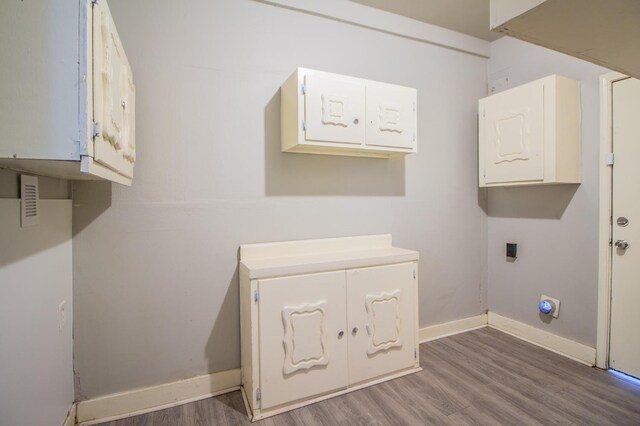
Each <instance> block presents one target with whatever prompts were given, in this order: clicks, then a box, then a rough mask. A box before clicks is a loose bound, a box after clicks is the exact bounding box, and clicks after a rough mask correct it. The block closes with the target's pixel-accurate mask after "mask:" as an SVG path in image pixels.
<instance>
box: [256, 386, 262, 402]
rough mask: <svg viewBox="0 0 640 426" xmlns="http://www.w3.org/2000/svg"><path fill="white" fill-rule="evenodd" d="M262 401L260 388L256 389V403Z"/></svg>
mask: <svg viewBox="0 0 640 426" xmlns="http://www.w3.org/2000/svg"><path fill="white" fill-rule="evenodd" d="M261 399H262V392H260V388H258V389H256V401H260V400H261Z"/></svg>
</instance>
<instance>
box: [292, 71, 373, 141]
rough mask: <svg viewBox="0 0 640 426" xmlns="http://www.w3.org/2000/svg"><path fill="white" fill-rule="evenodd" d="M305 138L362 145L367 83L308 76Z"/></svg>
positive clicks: (305, 102) (305, 100)
mask: <svg viewBox="0 0 640 426" xmlns="http://www.w3.org/2000/svg"><path fill="white" fill-rule="evenodd" d="M304 106H305V127H306V130H305V139H306V140H308V141H319V142H334V143H346V144H356V145H362V144H363V143H364V135H365V125H364V116H365V115H364V85H363V84H361V83H359V82H358V80H356V79H353V80H340V79H336V78H331V77H324V76H318V75H315V74H311V75H307V76H305V98H304Z"/></svg>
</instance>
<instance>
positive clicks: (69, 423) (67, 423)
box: [62, 403, 78, 426]
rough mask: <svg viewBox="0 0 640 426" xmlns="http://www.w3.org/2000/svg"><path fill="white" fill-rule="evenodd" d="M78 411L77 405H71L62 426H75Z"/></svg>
mask: <svg viewBox="0 0 640 426" xmlns="http://www.w3.org/2000/svg"><path fill="white" fill-rule="evenodd" d="M77 409H78V404H75V403H73V404H71V408H70V409H69V412H68V413H67V418H66V419H64V423H63V424H62V426H75V425H76V412H77Z"/></svg>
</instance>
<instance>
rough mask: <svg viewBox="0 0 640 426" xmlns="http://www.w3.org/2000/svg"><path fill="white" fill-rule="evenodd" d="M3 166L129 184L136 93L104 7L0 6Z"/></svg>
mask: <svg viewBox="0 0 640 426" xmlns="http://www.w3.org/2000/svg"><path fill="white" fill-rule="evenodd" d="M0 47H1V49H2V52H3V65H2V70H3V75H2V77H3V78H2V79H0V93H2V96H1V97H0V112H1V113H0V128H2V131H3V137H2V140H1V141H0V166H3V167H7V168H11V169H15V170H19V171H24V172H30V173H35V174H40V175H45V176H53V177H59V178H65V179H107V180H111V181H114V182H118V183H122V184H125V185H130V184H131V180H132V178H133V167H134V164H135V161H136V147H135V86H134V84H133V77H132V72H131V67H130V66H129V62H128V60H127V56H126V55H125V52H124V49H123V47H122V43H121V42H120V38H119V37H118V32H117V30H116V26H115V24H114V22H113V18H112V17H111V13H110V11H109V6H108V5H107V1H106V0H97V1H90V0H65V1H57V0H39V1H33V2H31V1H29V2H20V1H5V2H1V3H0Z"/></svg>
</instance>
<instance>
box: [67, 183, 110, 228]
mask: <svg viewBox="0 0 640 426" xmlns="http://www.w3.org/2000/svg"><path fill="white" fill-rule="evenodd" d="M111 185H112V184H111V182H107V181H75V182H73V191H72V193H73V197H72V198H73V236H74V237H75V236H76V235H78V234H79V233H80V232H81V231H82V230H83V229H84V228H86V227H87V226H89V224H91V222H93V221H94V220H95V219H96V218H97V217H98V216H100V215H101V214H102V213H104V212H105V211H106V210H107V209H108V208H109V207H111Z"/></svg>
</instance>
